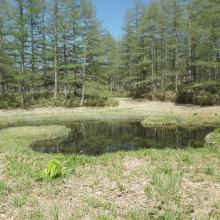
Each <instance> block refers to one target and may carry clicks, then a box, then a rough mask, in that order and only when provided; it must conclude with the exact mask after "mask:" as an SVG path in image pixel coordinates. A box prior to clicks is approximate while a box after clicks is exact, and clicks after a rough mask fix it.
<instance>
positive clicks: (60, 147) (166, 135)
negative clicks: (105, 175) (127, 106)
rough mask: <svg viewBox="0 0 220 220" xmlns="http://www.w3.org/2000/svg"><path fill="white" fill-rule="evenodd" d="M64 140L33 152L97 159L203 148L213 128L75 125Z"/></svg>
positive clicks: (38, 143)
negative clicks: (126, 153)
mask: <svg viewBox="0 0 220 220" xmlns="http://www.w3.org/2000/svg"><path fill="white" fill-rule="evenodd" d="M67 127H69V128H71V134H70V135H69V136H68V137H67V138H65V139H56V140H51V141H36V142H34V143H33V144H32V145H31V147H32V148H33V150H35V151H38V152H44V153H76V154H87V155H100V154H103V153H106V152H115V151H122V150H124V151H128V150H137V149H140V148H168V147H169V148H184V147H187V146H191V147H195V148H196V147H203V145H204V143H205V136H206V135H207V134H208V133H209V132H211V131H213V129H214V128H210V127H202V128H201V127H200V128H195V127H194V128H170V127H148V128H145V127H142V125H141V123H140V122H137V121H130V122H127V121H105V122H97V121H96V122H74V123H71V124H68V125H67Z"/></svg>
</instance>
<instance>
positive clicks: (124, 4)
mask: <svg viewBox="0 0 220 220" xmlns="http://www.w3.org/2000/svg"><path fill="white" fill-rule="evenodd" d="M92 2H93V5H94V6H95V8H96V12H97V16H98V18H99V19H100V20H101V21H102V23H103V26H104V28H105V29H107V30H108V31H109V32H110V33H111V34H112V36H114V37H115V38H116V39H118V38H120V37H121V35H122V26H123V22H124V16H125V12H126V10H127V8H130V7H131V6H132V0H92ZM144 2H146V3H147V2H149V0H144Z"/></svg>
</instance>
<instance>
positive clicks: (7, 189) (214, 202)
mask: <svg viewBox="0 0 220 220" xmlns="http://www.w3.org/2000/svg"><path fill="white" fill-rule="evenodd" d="M128 104H129V103H128ZM128 104H127V106H125V105H123V106H119V107H114V108H104V109H88V108H86V109H84V108H80V109H75V110H70V109H69V110H66V109H59V111H57V110H56V112H53V110H48V109H47V110H46V109H44V110H34V111H17V112H14V111H10V112H1V114H0V115H1V119H2V121H1V123H2V125H3V123H6V124H5V125H7V123H10V124H11V125H13V124H16V123H18V122H19V123H27V122H28V123H33V124H47V123H58V124H59V123H62V122H67V121H71V120H81V119H82V120H87V119H88V120H94V119H96V120H101V119H110V118H114V119H117V118H122V119H123V118H124V119H125V118H126V119H128V118H130V119H135V118H139V119H144V118H147V117H149V116H151V117H152V116H155V115H158V116H157V117H159V116H160V115H161V114H162V113H163V115H164V114H165V113H166V115H167V116H170V115H171V113H170V111H174V109H175V114H173V115H175V116H179V115H180V114H181V115H182V111H184V112H185V115H187V116H189V115H190V116H193V117H194V116H195V117H199V116H200V117H203V118H206V117H207V114H211V115H213V118H214V119H216V122H218V116H215V112H216V111H217V109H215V108H213V109H212V110H210V109H204V108H203V109H198V108H191V109H190V107H189V109H188V111H186V110H185V107H183V108H182V107H178V106H176V107H175V108H174V107H173V106H172V108H169V109H168V107H167V108H165V106H164V107H163V108H162V107H161V108H158V107H157V104H158V103H154V106H153V107H151V106H150V103H146V104H144V105H143V103H136V102H135V103H134V106H133V104H132V105H128ZM151 104H152V103H151ZM167 105H169V104H167ZM155 106H156V107H155ZM155 109H157V112H155ZM54 111H55V110H54ZM195 112H196V113H198V114H199V116H198V115H194V113H195ZM4 114H6V116H5V115H4ZM163 117H164V116H163ZM214 119H213V120H214ZM197 121H198V122H199V121H200V119H198V120H197ZM213 122H214V121H213ZM68 132H69V130H68V129H67V128H66V127H65V126H45V125H44V126H40V127H35V126H33V127H32V126H30V125H29V127H18V128H7V129H4V130H1V131H0V219H22V220H23V219H31V220H36V219H38V220H39V219H40V220H41V219H61V220H62V219H64V220H71V219H99V220H101V219H126V220H127V219H138V220H139V219H165V220H170V219H183V220H185V219H219V218H220V199H219V198H220V184H219V182H220V148H217V147H215V146H209V145H207V146H204V148H200V149H192V148H186V149H177V150H174V149H164V150H156V149H143V150H138V151H130V152H117V153H111V154H105V155H102V156H99V157H94V156H83V155H75V154H73V155H62V154H41V153H37V152H34V151H32V150H31V149H30V147H29V145H30V144H31V143H32V141H33V140H36V139H39V137H40V139H42V137H43V138H44V139H45V138H46V139H47V138H55V137H57V136H60V135H61V136H63V135H67V134H68ZM51 159H57V160H59V161H61V163H62V165H63V166H65V167H66V168H67V171H66V175H65V176H63V177H60V178H58V179H54V180H52V181H42V182H39V181H37V179H36V173H37V172H38V171H41V170H42V169H44V168H45V166H46V164H47V163H48V161H50V160H51Z"/></svg>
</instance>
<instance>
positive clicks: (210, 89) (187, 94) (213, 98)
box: [176, 81, 220, 106]
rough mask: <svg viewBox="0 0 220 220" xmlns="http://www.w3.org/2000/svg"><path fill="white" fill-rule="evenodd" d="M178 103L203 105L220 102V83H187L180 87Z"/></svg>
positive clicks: (177, 97)
mask: <svg viewBox="0 0 220 220" xmlns="http://www.w3.org/2000/svg"><path fill="white" fill-rule="evenodd" d="M176 103H179V104H195V105H201V106H208V105H219V104H220V83H218V82H212V81H210V82H204V83H194V84H192V83H185V84H183V85H182V86H180V87H179V90H178V92H177V95H176Z"/></svg>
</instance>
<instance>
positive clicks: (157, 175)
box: [151, 168, 182, 199]
mask: <svg viewBox="0 0 220 220" xmlns="http://www.w3.org/2000/svg"><path fill="white" fill-rule="evenodd" d="M181 178H182V172H179V171H174V170H172V169H171V168H160V169H159V170H158V169H156V170H154V171H153V174H152V177H151V184H152V185H153V187H154V189H155V192H156V193H157V194H159V195H160V196H162V197H164V198H165V199H170V198H171V197H172V196H174V195H176V194H177V193H178V191H179V189H180V183H181Z"/></svg>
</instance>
